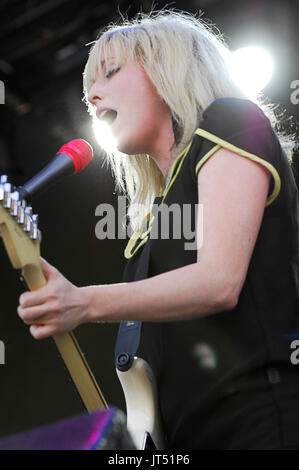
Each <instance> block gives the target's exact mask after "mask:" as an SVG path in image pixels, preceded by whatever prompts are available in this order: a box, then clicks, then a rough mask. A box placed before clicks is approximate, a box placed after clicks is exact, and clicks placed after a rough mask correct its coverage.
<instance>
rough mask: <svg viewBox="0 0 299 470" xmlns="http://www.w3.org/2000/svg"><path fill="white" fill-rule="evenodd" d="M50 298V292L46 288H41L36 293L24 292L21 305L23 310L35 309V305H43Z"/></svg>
mask: <svg viewBox="0 0 299 470" xmlns="http://www.w3.org/2000/svg"><path fill="white" fill-rule="evenodd" d="M47 298H48V291H47V289H46V286H44V287H41V288H40V289H37V290H35V291H31V292H30V291H27V292H23V294H21V295H20V298H19V303H20V306H21V307H22V308H28V307H33V306H35V305H42V304H43V303H45V302H46V300H47Z"/></svg>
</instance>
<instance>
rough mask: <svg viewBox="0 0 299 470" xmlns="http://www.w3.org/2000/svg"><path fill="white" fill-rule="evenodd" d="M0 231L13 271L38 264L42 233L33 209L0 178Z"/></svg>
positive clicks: (10, 185)
mask: <svg viewBox="0 0 299 470" xmlns="http://www.w3.org/2000/svg"><path fill="white" fill-rule="evenodd" d="M0 232H1V235H2V238H3V242H4V245H5V248H6V251H7V254H8V256H9V258H10V261H11V264H12V265H13V267H14V268H16V269H22V268H26V266H29V265H36V266H38V265H39V256H40V242H41V233H40V231H39V229H38V216H37V215H36V214H32V207H31V206H29V205H28V204H27V203H26V201H25V200H24V199H20V195H19V192H18V191H17V190H16V189H15V188H14V187H13V186H12V184H11V183H9V182H8V181H7V176H6V175H1V176H0Z"/></svg>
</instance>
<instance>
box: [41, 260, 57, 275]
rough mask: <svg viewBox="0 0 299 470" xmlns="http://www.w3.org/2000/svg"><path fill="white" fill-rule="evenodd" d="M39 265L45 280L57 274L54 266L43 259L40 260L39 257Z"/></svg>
mask: <svg viewBox="0 0 299 470" xmlns="http://www.w3.org/2000/svg"><path fill="white" fill-rule="evenodd" d="M40 265H41V268H42V271H43V274H44V276H45V278H46V280H48V279H49V277H50V276H51V274H52V275H53V274H54V273H56V272H57V269H56V268H55V267H54V266H52V264H50V263H49V262H48V261H46V260H45V259H44V258H42V257H41V256H40Z"/></svg>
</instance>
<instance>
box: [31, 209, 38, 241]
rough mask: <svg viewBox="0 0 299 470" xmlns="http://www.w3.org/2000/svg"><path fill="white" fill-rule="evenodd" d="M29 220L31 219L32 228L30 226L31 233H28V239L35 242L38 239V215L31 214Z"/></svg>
mask: <svg viewBox="0 0 299 470" xmlns="http://www.w3.org/2000/svg"><path fill="white" fill-rule="evenodd" d="M31 219H32V226H31V231H30V238H32V240H37V239H38V234H39V230H38V215H37V214H33V215H32V217H31Z"/></svg>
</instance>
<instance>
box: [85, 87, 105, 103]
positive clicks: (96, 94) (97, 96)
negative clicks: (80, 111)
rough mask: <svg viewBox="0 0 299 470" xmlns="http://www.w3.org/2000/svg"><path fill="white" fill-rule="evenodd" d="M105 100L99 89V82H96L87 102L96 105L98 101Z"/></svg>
mask: <svg viewBox="0 0 299 470" xmlns="http://www.w3.org/2000/svg"><path fill="white" fill-rule="evenodd" d="M102 99H103V93H102V91H101V90H100V88H99V85H98V84H97V82H94V84H93V85H92V87H91V88H90V90H89V92H88V95H87V100H88V101H89V103H91V104H94V105H96V104H97V101H98V100H102Z"/></svg>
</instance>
